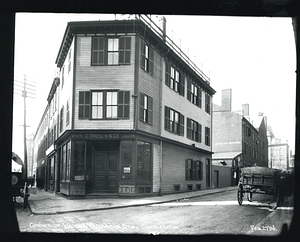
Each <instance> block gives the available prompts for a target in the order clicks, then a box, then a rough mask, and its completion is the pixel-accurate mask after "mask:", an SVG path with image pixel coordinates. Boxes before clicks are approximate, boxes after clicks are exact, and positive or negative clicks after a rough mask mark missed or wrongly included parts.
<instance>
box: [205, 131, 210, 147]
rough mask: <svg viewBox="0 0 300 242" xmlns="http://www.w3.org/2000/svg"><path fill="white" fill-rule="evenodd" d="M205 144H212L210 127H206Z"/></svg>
mask: <svg viewBox="0 0 300 242" xmlns="http://www.w3.org/2000/svg"><path fill="white" fill-rule="evenodd" d="M205 145H207V146H210V128H209V127H205Z"/></svg>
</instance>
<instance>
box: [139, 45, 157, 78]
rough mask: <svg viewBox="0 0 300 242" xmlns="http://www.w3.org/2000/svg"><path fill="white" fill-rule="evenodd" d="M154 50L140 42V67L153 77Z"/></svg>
mask: <svg viewBox="0 0 300 242" xmlns="http://www.w3.org/2000/svg"><path fill="white" fill-rule="evenodd" d="M153 62H154V50H153V49H152V48H151V47H150V46H149V45H147V44H145V42H142V51H141V67H142V69H143V70H145V71H146V72H149V74H150V75H153V70H154V65H153Z"/></svg>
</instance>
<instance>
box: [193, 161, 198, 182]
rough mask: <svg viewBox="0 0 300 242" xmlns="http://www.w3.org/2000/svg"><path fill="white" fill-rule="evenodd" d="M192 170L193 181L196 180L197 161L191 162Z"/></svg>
mask: <svg viewBox="0 0 300 242" xmlns="http://www.w3.org/2000/svg"><path fill="white" fill-rule="evenodd" d="M192 169H193V178H192V179H193V180H197V161H196V160H193V165H192Z"/></svg>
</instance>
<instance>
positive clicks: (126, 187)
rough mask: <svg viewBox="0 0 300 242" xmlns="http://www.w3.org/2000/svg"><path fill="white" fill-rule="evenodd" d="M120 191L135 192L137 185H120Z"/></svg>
mask: <svg viewBox="0 0 300 242" xmlns="http://www.w3.org/2000/svg"><path fill="white" fill-rule="evenodd" d="M119 193H123V194H124V193H127V194H130V193H135V185H119Z"/></svg>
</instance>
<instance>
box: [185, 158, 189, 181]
mask: <svg viewBox="0 0 300 242" xmlns="http://www.w3.org/2000/svg"><path fill="white" fill-rule="evenodd" d="M185 180H189V160H188V159H186V160H185Z"/></svg>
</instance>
